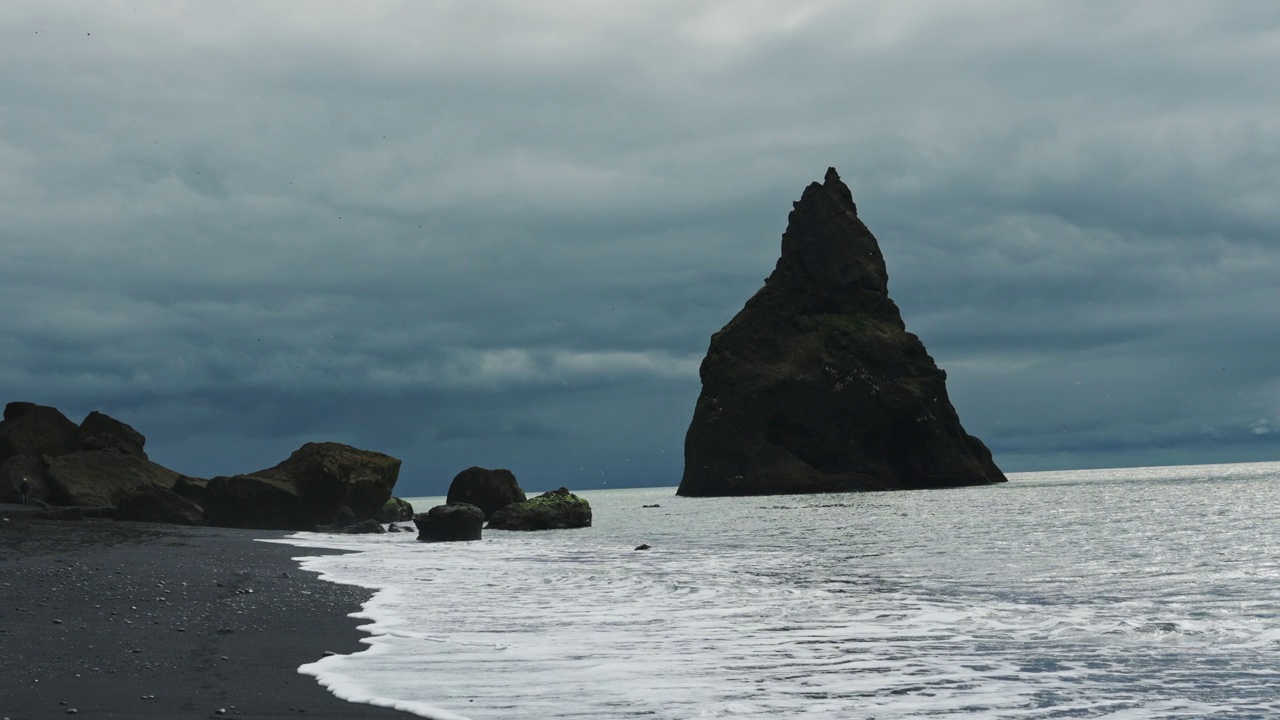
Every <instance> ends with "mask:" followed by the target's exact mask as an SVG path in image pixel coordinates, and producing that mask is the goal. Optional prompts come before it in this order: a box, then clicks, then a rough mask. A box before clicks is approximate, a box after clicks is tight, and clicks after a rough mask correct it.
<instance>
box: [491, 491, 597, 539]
mask: <svg viewBox="0 0 1280 720" xmlns="http://www.w3.org/2000/svg"><path fill="white" fill-rule="evenodd" d="M590 526H591V504H590V503H588V502H587V501H586V500H583V499H582V498H580V497H578V496H577V495H574V494H573V493H571V492H569V490H568V489H567V488H560V489H558V490H552V491H551V492H545V493H543V494H541V495H539V496H538V497H535V498H532V499H530V500H526V501H524V502H521V503H514V504H512V505H508V506H506V507H504V508H502V509H501V510H499V511H497V512H495V513H494V514H493V517H491V518H489V529H490V530H560V529H564V528H581V527H590Z"/></svg>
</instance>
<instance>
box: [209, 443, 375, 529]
mask: <svg viewBox="0 0 1280 720" xmlns="http://www.w3.org/2000/svg"><path fill="white" fill-rule="evenodd" d="M399 474H400V461H399V460H397V459H396V458H393V457H391V456H390V455H383V454H382V453H377V452H372V451H369V450H360V449H358V448H354V447H351V446H350V445H343V444H340V443H332V442H326V443H307V444H305V445H303V446H302V447H301V448H299V449H298V450H296V451H295V452H294V453H293V454H292V455H290V456H289V458H288V459H287V460H285V461H284V462H282V463H280V464H279V465H276V466H275V467H271V468H267V469H266V470H259V471H258V472H254V473H249V474H247V475H236V476H234V477H216V478H213V479H211V480H209V484H208V487H207V491H206V498H205V508H204V509H205V520H206V521H207V522H209V524H211V525H219V526H223V527H241V528H261V529H278V530H311V529H313V528H315V527H317V526H320V525H331V524H333V523H334V522H335V521H336V520H337V519H338V516H339V512H340V510H341V509H342V508H343V507H348V508H350V509H351V511H352V514H353V517H352V519H353V520H354V521H360V520H365V519H367V518H372V517H374V516H375V515H377V513H378V512H379V511H380V510H381V509H382V507H383V506H384V505H385V504H386V502H387V500H388V499H389V498H390V497H391V491H392V488H394V487H395V484H396V479H397V477H399Z"/></svg>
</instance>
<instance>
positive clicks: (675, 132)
mask: <svg viewBox="0 0 1280 720" xmlns="http://www.w3.org/2000/svg"><path fill="white" fill-rule="evenodd" d="M1277 28H1280V11H1278V10H1276V9H1275V8H1274V7H1273V6H1272V5H1271V4H1269V3H1237V4H1232V5H1230V6H1225V7H1211V6H1207V5H1203V4H1199V3H1169V2H1165V3H1132V4H1126V5H1122V6H1116V5H1114V4H1109V3H1066V2H1063V3H1051V4H1037V5H1034V6H1029V5H1025V4H1022V3H1003V2H990V3H965V4H963V5H959V4H953V3H911V4H902V3H898V4H892V5H885V4H878V3H843V2H805V3H778V2H763V1H761V2H747V3H733V4H728V3H725V4H715V3H687V2H679V3H677V2H669V3H663V2H653V3H640V4H628V5H626V6H619V7H610V6H604V5H597V4H586V5H576V4H563V5H553V6H550V7H544V6H534V5H529V4H526V3H494V2H487V3H486V2H477V3H465V4H422V5H419V4H412V3H408V4H397V3H362V4H360V5H359V6H355V5H351V4H347V3H335V4H326V3H309V4H307V5H306V6H295V5H289V4H271V3H266V4H263V3H222V4H217V5H171V4H157V5H147V4H143V5H139V6H138V9H137V10H136V11H135V10H134V9H133V7H132V6H127V7H126V6H107V5H102V6H98V5H90V6H83V5H71V4H58V3H45V2H41V3H10V4H7V5H6V6H5V7H4V8H3V9H0V33H2V34H3V38H2V39H3V43H2V44H0V48H3V49H0V58H3V60H4V62H5V64H6V67H8V68H12V69H14V71H12V72H6V73H5V74H4V75H3V77H2V78H0V98H2V99H0V242H2V243H3V247H4V256H5V262H4V263H3V264H0V300H2V301H3V303H4V307H5V308H8V309H9V311H8V312H6V313H4V315H3V316H2V317H0V332H2V333H3V338H4V343H3V347H0V394H2V395H3V398H0V399H4V400H11V399H29V400H34V401H37V402H44V403H50V404H56V405H58V406H59V407H61V408H63V409H64V410H65V411H67V412H68V413H69V414H71V415H73V416H80V415H83V414H84V413H87V412H88V411H89V410H91V409H101V410H104V411H107V412H111V413H114V414H117V415H119V416H120V417H122V419H125V420H126V421H128V422H131V423H132V424H134V425H135V426H137V427H138V428H139V429H140V430H142V431H143V432H144V433H146V434H147V435H148V437H149V438H150V443H149V447H150V449H152V451H153V455H155V457H156V458H157V459H159V460H160V461H161V462H165V463H167V464H169V465H171V466H173V467H175V468H177V469H179V470H182V471H185V472H189V473H194V474H202V475H211V474H219V473H229V472H240V471H245V470H251V469H255V468H258V467H264V466H266V465H269V464H273V463H275V462H277V461H278V460H280V459H282V458H283V457H284V456H286V455H287V454H288V452H289V451H291V450H292V449H293V448H294V447H296V446H297V445H298V444H300V443H301V442H305V441H307V440H320V439H332V440H339V441H344V442H350V443H353V444H357V445H361V446H364V447H369V448H371V449H377V450H382V451H385V452H390V453H392V454H394V455H396V456H398V457H401V458H403V459H404V460H405V468H404V478H405V480H406V483H407V484H406V487H405V488H404V489H403V491H404V492H406V493H408V494H412V493H414V492H428V491H437V490H440V489H441V487H442V485H441V483H444V482H447V480H448V479H449V478H451V477H452V476H453V474H454V473H456V472H457V471H458V470H460V469H462V468H465V467H467V466H469V465H473V464H480V465H489V466H508V467H511V468H512V469H513V470H515V471H516V472H517V474H518V475H519V476H520V477H521V478H522V480H523V481H524V482H525V483H526V485H528V486H531V487H540V486H554V485H560V484H570V485H577V486H580V487H585V486H588V485H593V484H596V485H598V484H602V483H608V484H610V485H617V484H633V483H645V482H650V483H652V482H657V483H666V484H674V483H675V482H676V481H677V480H678V476H679V473H680V463H681V459H680V455H681V452H682V447H681V441H682V438H683V433H684V429H685V427H686V425H687V422H688V418H689V416H690V413H691V410H692V405H693V401H694V399H695V398H696V395H697V389H698V380H697V366H698V362H699V361H700V359H701V355H702V353H703V352H705V349H706V345H707V340H708V337H709V336H710V334H711V333H712V332H714V331H715V330H717V329H718V328H719V327H720V326H721V325H723V324H724V323H725V322H726V321H727V320H728V319H729V318H730V317H731V316H732V315H733V313H734V312H736V311H737V310H738V309H739V308H740V307H741V305H742V303H743V302H744V301H745V300H746V298H747V297H749V296H750V294H751V293H753V292H754V291H755V290H756V289H757V288H758V287H759V286H760V284H761V280H762V278H763V277H764V276H765V275H767V274H768V273H769V271H770V270H771V269H772V265H773V262H774V261H775V259H776V257H777V252H778V236H779V234H780V233H781V231H782V230H783V228H784V226H785V222H786V213H787V212H788V211H789V209H790V202H791V201H792V200H794V199H796V198H797V197H798V196H799V194H800V191H801V190H802V189H803V186H804V185H805V184H806V183H808V182H810V181H813V180H816V179H819V178H820V177H821V175H822V173H823V171H824V170H825V168H826V167H827V165H836V166H837V167H838V168H839V169H840V170H841V173H842V175H843V176H844V178H845V180H846V181H847V182H848V183H849V184H850V186H851V187H852V189H853V191H854V195H855V199H856V200H857V201H858V203H859V207H860V210H861V214H862V216H863V218H864V220H866V221H867V223H868V224H869V225H870V226H871V228H872V230H873V231H874V232H875V233H876V234H877V236H878V237H879V238H880V240H881V244H882V247H883V249H884V252H885V255H886V258H887V261H888V265H889V272H890V278H891V284H890V290H891V293H892V294H893V296H894V297H895V299H896V300H898V302H899V304H900V305H901V306H902V308H903V311H904V315H905V317H906V320H907V323H908V328H909V329H910V330H912V331H913V332H916V333H917V334H919V335H920V336H921V337H922V339H923V340H924V341H925V343H926V345H927V346H928V347H929V349H930V351H931V352H932V354H933V355H934V356H935V357H936V358H937V359H938V361H939V363H940V364H941V365H942V366H943V367H944V368H946V369H947V370H948V372H949V375H950V387H951V392H952V395H953V398H954V400H955V402H956V405H957V407H958V409H959V411H960V414H961V417H962V419H963V420H964V422H965V424H966V427H967V429H969V430H970V431H971V432H973V433H974V434H977V435H979V436H980V437H982V438H984V440H986V441H987V442H988V444H989V445H991V446H992V447H993V449H994V450H995V452H996V455H997V460H998V461H999V462H1001V464H1002V465H1003V466H1004V467H1006V469H1035V468H1042V467H1076V466H1098V465H1107V464H1145V463H1161V462H1196V461H1220V460H1233V459H1269V458H1276V457H1280V438H1278V437H1277V431H1276V427H1277V423H1278V422H1280V371H1277V369H1276V368H1277V362H1276V361H1277V359H1278V356H1277V351H1276V350H1275V349H1274V348H1273V347H1272V346H1273V344H1274V343H1272V342H1270V340H1272V339H1274V338H1275V337H1276V336H1277V331H1278V330H1280V327H1278V325H1280V321H1278V320H1277V318H1276V315H1275V313H1274V311H1273V306H1274V304H1275V297H1274V290H1273V288H1274V280H1273V279H1274V278H1275V277H1277V272H1278V271H1280V249H1278V248H1277V246H1276V242H1277V237H1278V236H1280V233H1278V231H1280V211H1278V210H1277V207H1276V204H1275V201H1274V198H1276V197H1277V196H1280V192H1278V191H1280V187H1277V186H1278V184H1280V173H1277V172H1276V169H1277V166H1278V165H1280V163H1278V162H1277V160H1278V159H1280V158H1278V157H1277V156H1278V154H1280V151H1277V149H1276V148H1280V137H1277V136H1278V135H1280V128H1278V127H1277V121H1276V119H1275V118H1276V117H1278V116H1280V115H1278V114H1277V112H1276V111H1277V109H1278V106H1280V97H1278V93H1277V91H1276V90H1275V89H1274V81H1273V80H1272V78H1273V77H1274V75H1275V73H1276V71H1277V67H1276V61H1275V57H1276V56H1277V55H1276V51H1277V49H1278V48H1277V41H1276V40H1275V38H1276V37H1277V33H1276V30H1277ZM77 419H78V417H77Z"/></svg>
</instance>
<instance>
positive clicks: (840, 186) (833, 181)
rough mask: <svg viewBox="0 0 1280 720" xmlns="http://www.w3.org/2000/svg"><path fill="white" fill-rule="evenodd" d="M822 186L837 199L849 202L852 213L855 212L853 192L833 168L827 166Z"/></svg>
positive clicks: (856, 210)
mask: <svg viewBox="0 0 1280 720" xmlns="http://www.w3.org/2000/svg"><path fill="white" fill-rule="evenodd" d="M822 187H823V188H824V189H825V190H826V191H827V192H828V193H830V194H831V196H832V197H834V198H836V199H837V200H843V201H844V202H846V203H849V207H851V208H853V212H854V214H857V212H858V209H857V206H855V205H854V204H853V193H852V192H851V191H850V190H849V186H848V185H845V184H844V182H843V181H842V180H840V173H838V172H836V169H835V168H833V167H829V168H827V176H826V177H824V178H823V179H822Z"/></svg>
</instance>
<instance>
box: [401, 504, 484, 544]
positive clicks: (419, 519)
mask: <svg viewBox="0 0 1280 720" xmlns="http://www.w3.org/2000/svg"><path fill="white" fill-rule="evenodd" d="M413 524H414V525H416V526H417V527H418V540H421V541H422V542H454V541H460V540H479V539H480V534H481V532H482V530H481V529H482V528H483V527H484V511H483V510H481V509H480V508H478V507H476V506H475V505H471V504H470V503H450V504H448V505H437V506H435V507H433V508H431V509H430V510H428V511H426V512H424V513H418V514H417V515H414V516H413Z"/></svg>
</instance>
